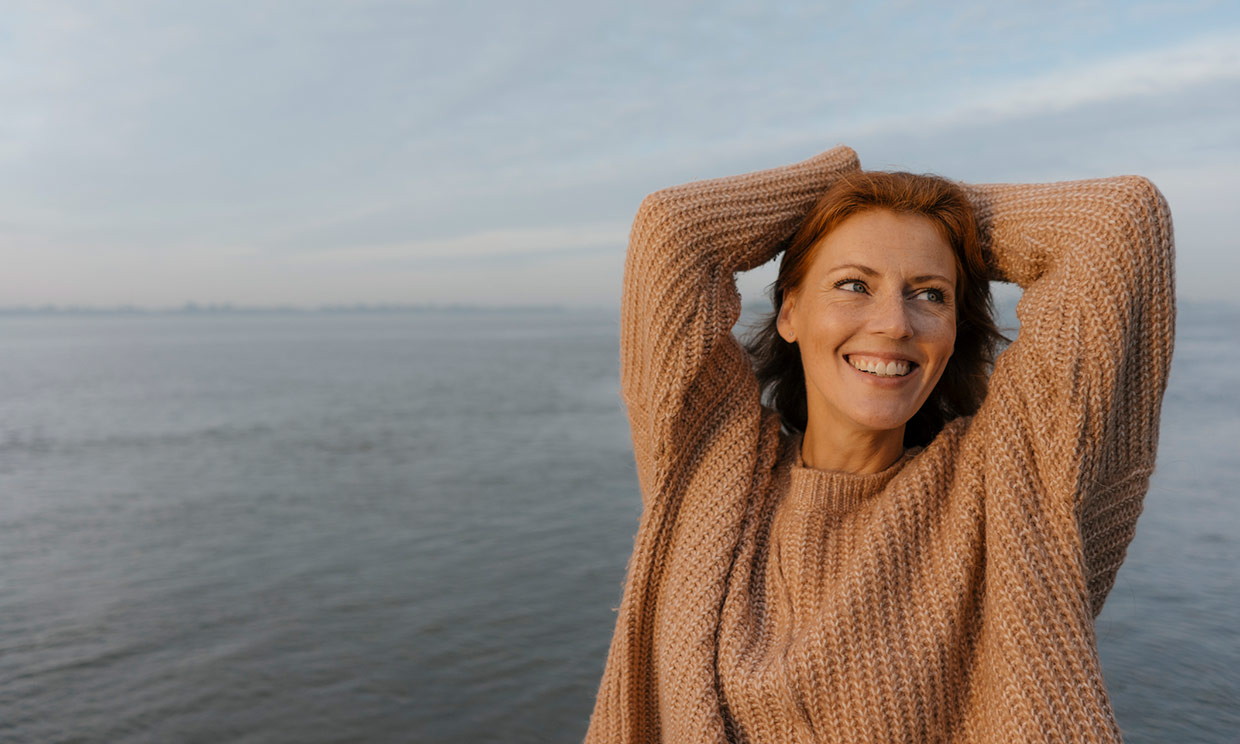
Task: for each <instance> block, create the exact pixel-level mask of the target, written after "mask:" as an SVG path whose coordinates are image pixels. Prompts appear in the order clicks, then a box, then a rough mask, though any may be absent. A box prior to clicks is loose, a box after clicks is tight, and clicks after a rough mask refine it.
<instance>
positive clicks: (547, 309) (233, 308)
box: [0, 302, 606, 316]
mask: <svg viewBox="0 0 1240 744" xmlns="http://www.w3.org/2000/svg"><path fill="white" fill-rule="evenodd" d="M604 309H606V308H603V307H598V308H593V307H592V308H569V307H565V306H563V305H424V304H416V305H415V304H407V305H405V304H387V303H384V304H373V305H372V304H365V303H358V304H353V305H316V306H298V305H253V306H250V305H232V304H228V303H221V304H214V303H213V304H198V303H193V302H189V303H186V304H184V305H181V306H179V307H137V306H133V305H118V306H113V307H91V306H79V305H64V306H62V305H15V306H9V307H0V316H35V315H312V314H383V313H452V314H460V313H469V314H474V313H566V312H570V311H573V310H590V311H593V310H604Z"/></svg>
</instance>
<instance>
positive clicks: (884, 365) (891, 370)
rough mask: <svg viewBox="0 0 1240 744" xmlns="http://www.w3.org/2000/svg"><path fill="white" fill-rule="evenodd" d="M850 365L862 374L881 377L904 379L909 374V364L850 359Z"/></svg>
mask: <svg viewBox="0 0 1240 744" xmlns="http://www.w3.org/2000/svg"><path fill="white" fill-rule="evenodd" d="M848 363H849V364H851V365H852V366H854V367H856V368H857V369H859V370H861V371H862V372H869V373H870V374H872V375H877V376H879V377H903V376H904V375H907V374H908V372H909V363H908V362H903V361H900V362H894V361H893V362H883V361H881V360H880V361H874V360H873V359H865V360H862V359H853V358H852V357H849V358H848Z"/></svg>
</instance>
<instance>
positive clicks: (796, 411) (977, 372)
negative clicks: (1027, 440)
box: [746, 171, 1005, 447]
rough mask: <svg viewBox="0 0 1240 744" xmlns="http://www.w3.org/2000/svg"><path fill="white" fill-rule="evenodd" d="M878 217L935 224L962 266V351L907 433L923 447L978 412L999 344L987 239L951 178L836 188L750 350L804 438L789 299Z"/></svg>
mask: <svg viewBox="0 0 1240 744" xmlns="http://www.w3.org/2000/svg"><path fill="white" fill-rule="evenodd" d="M874 209H887V210H891V211H893V212H896V213H898V214H919V215H923V216H925V217H927V218H929V219H930V221H931V222H933V223H934V226H935V229H936V230H938V232H939V234H940V235H941V236H942V237H943V239H944V240H945V241H946V242H947V244H948V245H950V246H951V249H952V255H953V257H954V258H955V263H956V344H955V348H954V350H953V352H952V356H951V358H950V359H949V360H948V362H947V366H946V367H945V368H944V370H943V375H942V377H940V378H939V381H938V384H937V385H935V387H934V390H932V391H931V392H930V395H929V397H927V398H926V402H925V403H924V404H923V405H922V407H921V409H920V410H918V411H917V413H915V414H914V415H913V417H912V418H911V419H910V420H909V422H908V424H906V426H905V429H904V446H905V447H913V446H924V445H927V444H929V443H930V441H931V440H932V439H934V437H935V436H936V435H937V434H938V433H939V431H941V430H942V429H943V426H944V425H945V424H946V423H947V422H948V421H951V420H952V419H954V418H957V417H959V416H968V415H972V414H973V413H976V412H977V409H978V407H979V406H981V404H982V399H983V398H985V397H986V385H987V381H988V379H989V377H990V371H991V369H992V367H993V364H994V358H995V353H996V350H997V349H998V348H999V343H1000V342H1001V341H1004V340H1005V339H1004V338H1003V336H1002V334H1000V333H999V329H998V328H996V327H995V322H994V307H993V304H992V302H991V297H990V283H989V279H988V273H987V268H986V261H985V257H984V255H983V253H982V243H981V238H980V236H979V233H978V226H977V220H976V218H975V216H974V213H973V207H972V205H971V204H970V203H969V200H968V197H967V196H966V195H965V193H964V191H963V190H962V189H961V188H960V187H959V186H957V185H956V184H954V183H952V182H951V181H948V180H947V179H945V178H940V177H938V176H933V175H918V174H913V173H887V172H881V171H856V172H853V173H850V174H848V175H846V176H844V177H843V178H842V179H841V180H840V181H838V182H836V183H835V184H834V185H833V186H832V187H831V188H830V189H829V190H828V191H827V192H826V193H825V194H823V195H822V197H821V198H819V200H818V202H817V203H816V204H815V205H814V207H813V208H812V209H811V210H810V212H809V214H808V215H807V216H806V218H805V221H804V222H802V223H801V226H800V228H799V229H798V230H797V232H796V234H794V235H793V236H792V238H791V239H790V240H789V242H788V245H787V247H786V248H785V250H784V255H783V258H782V260H781V261H780V264H779V276H778V278H776V280H775V283H774V284H772V285H771V290H770V293H771V301H772V303H773V304H774V306H775V309H774V311H773V312H772V313H771V314H770V316H769V317H767V318H766V319H765V320H764V321H763V322H762V323H761V325H759V326H758V328H757V329H756V332H755V333H754V334H753V335H752V336H751V337H750V338H749V340H748V341H747V343H746V348H747V349H748V351H749V355H750V358H751V359H752V361H753V364H754V369H755V371H756V373H757V376H758V382H759V384H760V386H761V390H762V396H763V400H764V402H765V403H766V404H767V405H768V406H770V407H772V408H774V409H775V410H776V411H777V412H778V413H779V415H780V418H781V419H782V420H783V425H784V428H785V429H787V430H789V431H801V432H803V431H805V427H806V424H807V422H808V416H809V413H808V409H807V406H806V400H805V370H804V368H803V367H802V365H801V352H800V349H799V347H798V346H797V344H796V343H795V342H792V343H789V342H788V341H785V340H784V339H783V338H782V337H780V335H779V330H778V329H777V327H776V323H777V321H778V319H779V308H780V306H781V305H782V304H783V301H784V298H785V297H787V296H788V294H789V293H790V292H792V291H793V290H795V289H796V288H797V287H799V286H800V284H801V282H802V281H803V280H804V279H805V275H806V274H807V273H808V271H809V267H810V264H811V263H812V261H813V258H814V254H815V248H816V247H817V246H818V245H819V244H820V243H821V242H822V240H823V239H824V238H825V237H826V236H827V234H828V233H830V232H831V231H832V230H834V229H835V228H836V227H837V226H839V225H840V224H841V223H842V222H844V220H846V219H848V218H849V217H852V216H853V215H856V214H860V213H862V212H866V211H869V210H874Z"/></svg>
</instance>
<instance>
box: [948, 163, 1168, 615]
mask: <svg viewBox="0 0 1240 744" xmlns="http://www.w3.org/2000/svg"><path fill="white" fill-rule="evenodd" d="M969 189H970V195H971V197H972V199H973V201H974V204H975V206H976V208H977V210H978V213H979V218H980V222H981V224H982V229H983V233H984V237H985V242H986V245H987V246H988V249H989V251H990V257H989V258H990V263H991V266H992V268H993V273H994V277H993V278H995V279H998V280H1002V281H1010V282H1015V283H1017V284H1019V285H1020V286H1021V287H1023V288H1024V296H1023V297H1022V299H1021V301H1020V304H1019V306H1018V308H1017V314H1018V316H1019V318H1020V333H1019V337H1018V338H1017V340H1016V341H1015V342H1014V343H1013V344H1012V346H1011V347H1009V348H1008V349H1007V350H1006V351H1005V352H1004V353H1003V354H1002V355H1001V356H1000V358H999V360H998V362H997V364H996V366H995V372H994V374H993V376H992V377H991V390H990V393H989V395H988V396H987V400H986V402H985V404H984V405H983V407H982V410H981V411H979V413H978V416H977V419H976V420H975V427H976V428H978V429H980V430H981V431H983V432H984V431H986V430H987V429H988V428H989V427H998V428H1000V429H1008V430H1009V431H1010V430H1013V429H1014V430H1016V431H1017V432H1018V438H1019V439H1020V440H1023V441H1025V442H1026V444H1027V449H1025V451H1024V452H1021V451H1016V452H997V453H993V457H995V458H999V459H1002V460H1005V461H1007V462H1009V463H1011V464H1012V467H1013V468H1016V469H1019V470H1020V471H1021V477H1026V476H1025V473H1026V472H1027V473H1028V476H1027V477H1030V478H1031V479H1032V481H1031V482H1033V483H1035V484H1037V487H1038V490H1039V491H1040V492H1041V493H1042V494H1043V495H1044V497H1045V498H1046V499H1048V500H1049V502H1048V504H1047V507H1048V508H1050V509H1058V508H1071V510H1072V513H1073V514H1074V515H1075V519H1076V523H1077V526H1078V528H1079V531H1080V532H1079V534H1080V541H1081V544H1082V549H1083V553H1084V559H1085V563H1086V565H1085V568H1086V573H1087V580H1088V584H1089V587H1088V588H1089V592H1090V596H1091V602H1092V604H1093V611H1094V614H1097V613H1098V612H1099V611H1100V610H1101V608H1102V602H1103V600H1104V599H1105V597H1106V594H1107V592H1108V591H1109V590H1110V588H1111V586H1112V584H1113V583H1114V579H1115V571H1116V570H1117V569H1118V567H1119V564H1120V562H1121V561H1122V560H1123V557H1124V552H1125V550H1126V549H1127V546H1128V543H1129V542H1130V541H1131V539H1132V536H1133V533H1134V530H1135V523H1136V519H1137V516H1138V515H1139V514H1140V511H1141V503H1142V499H1143V497H1144V495H1145V491H1146V490H1147V488H1148V482H1149V476H1150V473H1151V472H1152V471H1153V468H1154V458H1155V452H1156V449H1157V445H1158V420H1159V412H1160V408H1161V404H1162V396H1163V391H1164V390H1165V388H1166V384H1167V373H1168V370H1169V368H1170V364H1171V349H1172V337H1173V333H1174V325H1175V295H1174V292H1175V289H1174V276H1173V260H1174V256H1173V239H1172V229H1171V214H1170V210H1169V209H1168V207H1167V203H1166V200H1165V199H1164V198H1163V196H1162V194H1161V193H1159V191H1158V189H1156V188H1155V187H1154V185H1153V184H1152V183H1150V182H1149V181H1148V180H1146V179H1144V178H1140V177H1136V176H1123V177H1118V178H1109V179H1101V180H1094V181H1075V182H1064V183H1053V184H1037V185H986V186H977V187H969ZM1004 440H1005V441H1013V440H1010V439H1006V438H1005V439H1004ZM1019 449H1021V448H1018V450H1019ZM1025 460H1031V462H1026V461H1025Z"/></svg>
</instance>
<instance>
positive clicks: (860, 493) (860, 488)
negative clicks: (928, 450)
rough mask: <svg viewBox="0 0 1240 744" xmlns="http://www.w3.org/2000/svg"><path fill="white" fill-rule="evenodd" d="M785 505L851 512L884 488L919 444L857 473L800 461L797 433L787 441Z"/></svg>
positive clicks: (905, 463)
mask: <svg viewBox="0 0 1240 744" xmlns="http://www.w3.org/2000/svg"><path fill="white" fill-rule="evenodd" d="M790 445H791V446H790V448H789V449H790V457H789V460H790V473H789V487H788V496H787V500H788V504H789V505H790V506H793V507H795V508H805V509H812V510H814V511H825V512H836V513H839V512H848V511H852V510H854V509H856V508H858V507H859V506H861V505H862V504H863V503H865V502H866V501H867V500H868V499H870V498H871V497H873V496H876V495H877V494H879V493H880V492H881V491H882V490H883V489H885V488H886V487H887V484H888V483H890V482H891V480H892V479H893V478H895V477H896V475H898V474H899V472H900V471H901V470H903V469H904V466H905V465H907V464H908V462H909V460H911V459H912V458H913V457H914V456H915V455H916V454H917V453H918V452H920V451H921V448H920V447H914V448H912V449H906V450H904V454H903V455H901V456H900V459H899V460H896V461H895V462H894V463H892V464H891V465H890V466H888V467H887V469H886V470H882V471H880V472H877V473H869V474H865V475H858V474H856V473H843V472H839V471H834V470H817V469H815V468H811V467H808V466H807V465H805V463H804V462H803V461H802V460H801V435H800V434H797V435H796V436H795V437H793V438H792V440H791V442H790Z"/></svg>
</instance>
